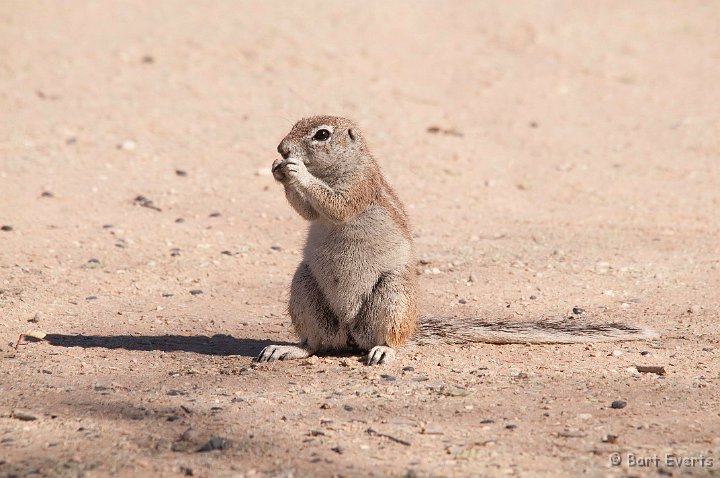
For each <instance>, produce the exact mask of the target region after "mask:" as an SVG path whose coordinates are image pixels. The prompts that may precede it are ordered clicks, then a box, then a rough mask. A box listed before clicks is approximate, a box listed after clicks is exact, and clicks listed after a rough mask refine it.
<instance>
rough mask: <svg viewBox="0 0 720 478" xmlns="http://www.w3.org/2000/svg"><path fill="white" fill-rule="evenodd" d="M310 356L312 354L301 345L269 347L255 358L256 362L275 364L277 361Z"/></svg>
mask: <svg viewBox="0 0 720 478" xmlns="http://www.w3.org/2000/svg"><path fill="white" fill-rule="evenodd" d="M310 355H312V353H310V351H309V350H308V349H306V348H304V347H302V346H300V345H268V346H267V347H265V348H264V349H263V350H262V352H260V355H258V356H257V357H256V358H255V361H256V362H274V361H275V360H290V359H303V358H307V357H309V356H310Z"/></svg>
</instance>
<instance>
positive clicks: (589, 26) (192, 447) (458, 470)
mask: <svg viewBox="0 0 720 478" xmlns="http://www.w3.org/2000/svg"><path fill="white" fill-rule="evenodd" d="M321 113H322V114H334V115H341V116H347V117H351V118H353V119H355V120H356V121H357V122H358V123H359V124H360V125H361V126H362V128H363V129H364V131H365V135H366V137H367V138H368V140H369V142H370V145H371V148H372V150H373V151H374V153H375V155H376V157H377V158H378V160H379V162H380V164H381V166H382V168H383V171H384V172H385V174H386V176H387V178H388V180H389V181H390V183H391V184H392V185H393V186H394V187H395V189H396V190H397V192H398V194H399V195H400V197H401V198H402V199H403V201H404V202H405V203H406V205H407V208H408V211H409V213H410V216H411V219H412V223H413V231H414V236H415V239H416V246H417V247H416V248H417V254H418V264H417V273H418V274H419V280H420V284H421V286H422V290H423V293H422V306H423V309H424V310H425V311H427V313H429V314H438V315H447V316H449V317H452V316H466V317H472V316H477V317H484V318H489V319H497V320H535V319H541V318H547V317H555V318H558V317H571V316H572V317H578V316H581V317H590V318H592V319H593V320H597V321H599V322H609V321H622V322H627V323H634V324H640V325H644V326H648V327H652V328H654V329H656V330H657V331H659V332H660V334H661V336H660V338H659V339H657V340H651V341H641V342H626V343H615V344H596V345H527V344H518V345H505V346H498V345H487V344H465V345H432V346H422V347H420V346H411V345H408V346H406V347H403V348H401V349H400V350H399V354H398V360H397V361H396V362H395V363H393V364H391V365H387V366H380V367H368V366H365V365H364V364H363V363H362V361H361V358H360V357H358V356H355V355H344V356H324V357H318V358H312V359H309V360H303V361H296V362H280V363H273V364H270V365H257V366H256V365H255V364H253V362H252V359H253V356H255V355H256V354H257V353H258V352H259V351H260V350H261V349H262V347H264V346H265V345H267V344H269V343H271V342H272V341H282V342H290V341H292V340H293V335H292V332H291V329H290V327H289V319H288V317H287V315H286V302H287V299H288V285H289V282H290V278H291V276H292V273H293V271H294V268H295V267H296V266H297V264H298V262H299V260H300V251H301V249H302V245H303V240H304V235H305V231H306V229H307V224H306V223H304V222H303V220H302V219H301V218H300V217H299V216H297V215H296V214H295V213H294V212H293V211H292V209H291V208H290V206H289V205H288V204H287V203H286V201H285V198H284V195H283V194H282V188H281V187H280V186H279V185H278V184H276V183H275V182H274V181H273V178H272V176H271V175H270V172H269V167H270V164H271V163H272V161H273V160H274V159H275V158H276V157H277V153H276V151H275V148H276V145H277V144H278V142H279V141H280V139H281V138H282V137H283V136H284V135H285V134H286V133H287V131H288V130H289V129H290V127H291V126H292V124H293V123H294V122H295V121H296V120H297V119H299V118H301V117H303V116H309V115H313V114H321ZM719 163H720V4H718V2H716V1H703V0H698V1H692V0H688V1H661V0H658V1H653V0H639V1H633V2H624V1H614V0H613V1H602V2H590V1H587V2H572V1H522V2H475V1H461V0H457V1H453V2H440V1H416V2H411V1H391V2H380V1H377V2H360V1H297V2H260V1H257V2H251V1H209V0H204V1H193V2H183V1H179V0H178V1H170V0H153V1H151V2H146V1H140V0H126V1H122V2H112V1H99V0H98V1H89V2H80V1H77V2H74V1H51V0H47V1H35V0H33V1H30V0H27V1H24V0H4V1H1V2H0V225H2V226H4V227H3V228H2V230H0V338H1V340H0V476H3V477H10V476H18V477H19V476H23V477H24V476H29V477H38V476H47V477H76V476H78V477H79V476H86V477H101V476H118V477H136V476H139V477H145V476H149V477H153V476H160V477H173V476H198V477H246V478H250V477H258V478H259V477H290V476H293V477H312V476H344V477H355V476H360V477H362V476H378V477H379V476H396V477H432V476H527V477H534V476H608V477H619V476H646V475H649V476H686V475H717V474H720V472H718V470H719V469H720V462H719V461H718V460H719V459H720V456H719V454H718V452H719V451H720V406H719V405H718V403H719V400H718V399H719V398H720V393H719V389H718V387H719V385H720V364H719V360H718V359H719V357H720V327H719V326H718V317H719V314H720V305H719V303H720V213H719V212H718V210H719V208H720V166H719ZM574 308H575V309H576V310H575V312H576V313H573V309H574ZM578 309H582V310H578ZM449 320H452V319H449ZM30 331H38V332H42V333H43V334H47V335H45V337H44V338H43V339H38V338H33V337H27V338H26V339H25V340H24V341H21V344H20V345H19V346H18V347H17V348H16V342H17V340H18V337H19V336H20V334H25V333H28V332H30ZM35 335H38V336H39V337H40V336H42V334H35ZM638 366H641V367H640V370H645V369H643V368H642V366H657V367H662V371H661V373H654V372H653V371H652V369H651V371H650V372H647V371H646V372H641V371H639V370H638ZM613 402H616V405H615V408H613V406H612V404H613ZM623 403H624V406H623ZM618 458H619V461H620V463H619V464H618V463H615V462H614V460H617V459H618ZM656 458H657V460H655V459H656ZM633 460H634V461H633ZM678 460H679V461H680V462H678Z"/></svg>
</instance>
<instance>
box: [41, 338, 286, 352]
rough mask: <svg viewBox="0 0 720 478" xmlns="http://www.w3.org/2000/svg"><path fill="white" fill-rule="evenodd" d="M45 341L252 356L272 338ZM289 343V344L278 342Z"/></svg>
mask: <svg viewBox="0 0 720 478" xmlns="http://www.w3.org/2000/svg"><path fill="white" fill-rule="evenodd" d="M45 340H46V341H47V342H48V343H50V344H51V345H55V346H57V347H83V348H104V349H125V350H140V351H151V350H161V351H163V352H193V353H197V354H203V355H240V356H243V357H255V356H257V355H258V354H259V353H260V351H261V350H262V349H263V348H264V347H266V346H268V345H270V344H278V343H279V342H277V341H272V340H257V339H236V338H235V337H233V336H231V335H225V334H215V335H213V336H212V337H208V336H205V335H64V334H47V335H46V336H45ZM282 345H289V343H282Z"/></svg>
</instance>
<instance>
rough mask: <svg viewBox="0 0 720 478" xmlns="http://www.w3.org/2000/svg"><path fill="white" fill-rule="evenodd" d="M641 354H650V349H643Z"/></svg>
mask: <svg viewBox="0 0 720 478" xmlns="http://www.w3.org/2000/svg"><path fill="white" fill-rule="evenodd" d="M640 355H650V352H649V351H648V350H643V351H642V352H640Z"/></svg>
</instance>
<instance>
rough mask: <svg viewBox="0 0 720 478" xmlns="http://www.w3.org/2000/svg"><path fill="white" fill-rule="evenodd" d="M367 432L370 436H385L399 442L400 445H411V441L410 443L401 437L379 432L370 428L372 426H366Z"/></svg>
mask: <svg viewBox="0 0 720 478" xmlns="http://www.w3.org/2000/svg"><path fill="white" fill-rule="evenodd" d="M367 433H368V435H370V436H378V437H383V438H387V439H388V440H392V441H394V442H395V443H399V444H401V445H405V446H411V445H412V443H410V442H409V441H406V440H403V439H401V438H397V437H394V436H392V435H388V434H387V433H380V432H379V431H377V430H374V429H372V428H368V429H367Z"/></svg>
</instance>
